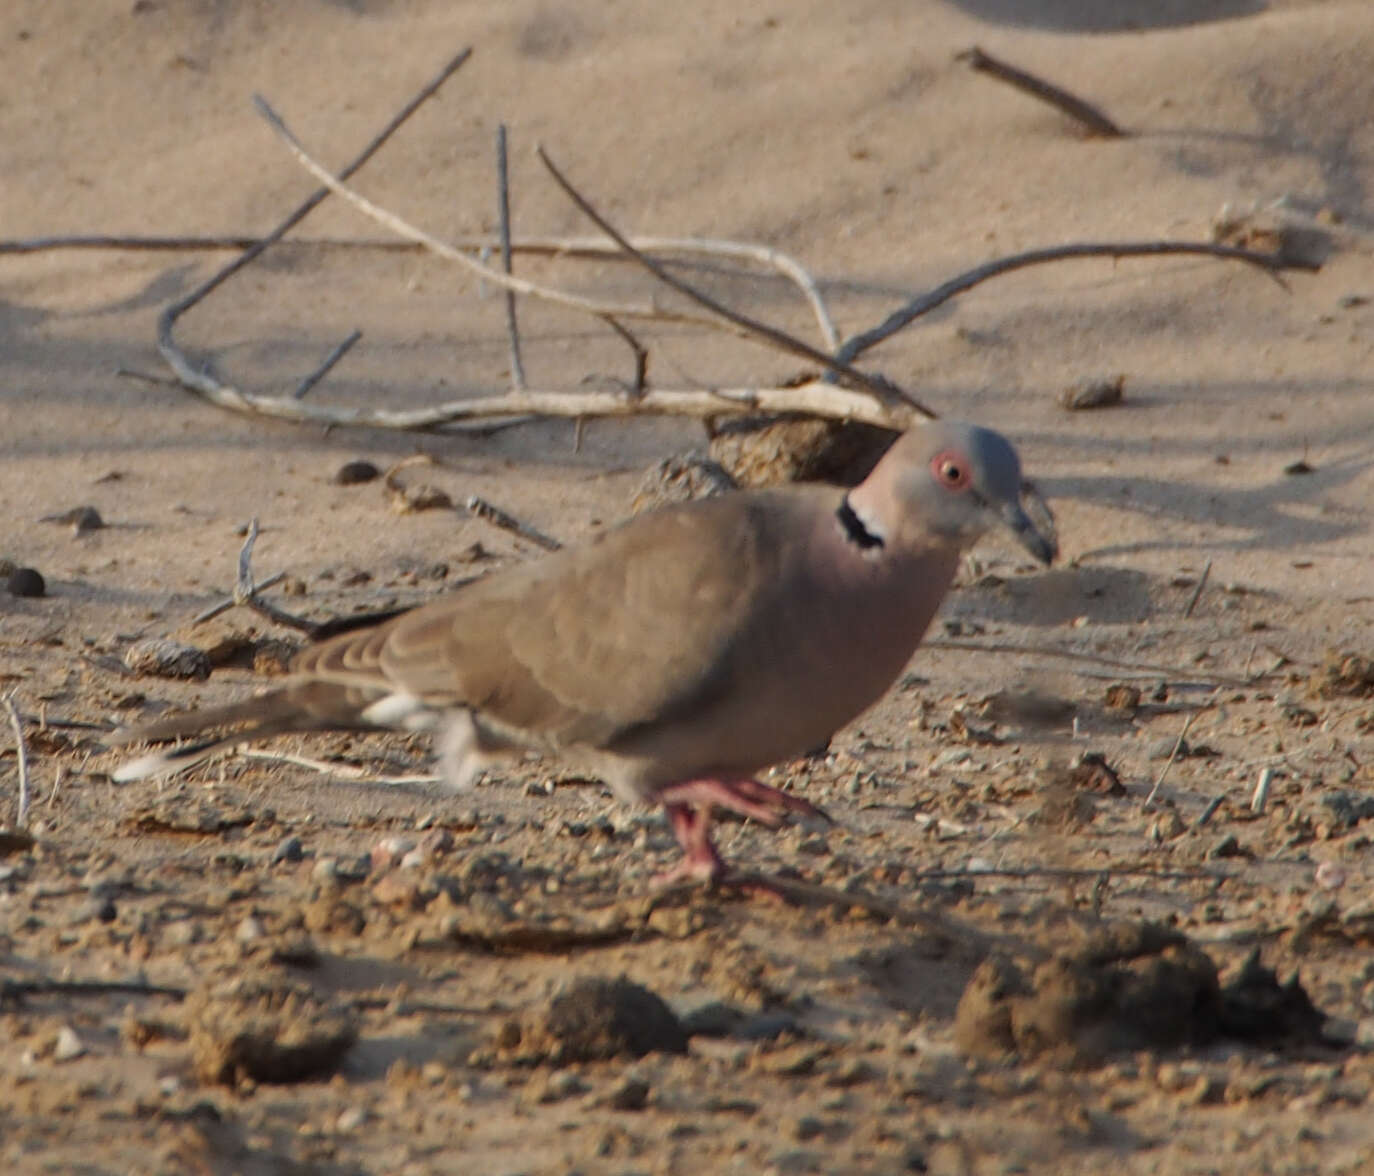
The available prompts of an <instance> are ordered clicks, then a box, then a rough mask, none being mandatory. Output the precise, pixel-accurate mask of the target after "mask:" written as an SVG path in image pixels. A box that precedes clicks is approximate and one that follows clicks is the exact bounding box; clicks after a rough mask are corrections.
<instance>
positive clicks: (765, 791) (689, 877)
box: [654, 777, 830, 890]
mask: <svg viewBox="0 0 1374 1176" xmlns="http://www.w3.org/2000/svg"><path fill="white" fill-rule="evenodd" d="M658 798H659V800H661V801H662V802H663V806H664V808H665V809H666V810H667V812H668V820H669V822H670V823H671V824H672V827H673V833H674V835H675V836H676V837H677V840H678V844H679V845H680V846H682V854H683V860H682V861H681V862H680V863H679V864H678V865H677V866H676V867H675V868H674V869H672V870H670V871H668V872H667V873H665V874H660V875H658V876H657V877H656V878H655V879H654V881H655V883H656V884H657V885H659V886H664V885H668V884H670V883H674V882H679V881H699V882H706V883H708V884H710V883H716V882H724V881H728V880H729V872H730V871H729V867H728V866H727V865H726V864H725V861H724V859H722V858H721V856H720V853H719V851H718V850H717V849H716V847H715V845H714V844H713V843H712V841H711V809H712V807H714V806H719V807H720V808H723V809H727V810H728V811H730V812H734V813H739V814H740V815H741V816H744V817H752V818H753V819H754V820H756V821H759V822H760V823H761V824H764V825H767V826H768V827H769V828H770V829H776V828H777V827H778V826H779V825H780V824H782V818H783V815H784V814H785V813H787V812H796V813H801V814H803V815H806V816H813V817H820V818H822V819H824V820H826V821H828V820H829V819H830V818H829V817H827V816H826V815H825V813H824V812H822V811H821V810H820V809H819V808H817V807H816V806H815V805H814V804H812V803H811V802H810V801H807V800H803V799H802V798H801V797H799V796H793V795H792V794H791V793H787V792H783V791H781V790H780V789H777V788H773V787H771V786H770V785H767V784H761V783H760V782H759V781H757V780H752V779H749V778H747V777H745V778H741V779H726V780H714V779H706V780H686V781H683V782H682V783H680V784H670V785H668V787H666V788H664V789H662V790H661V791H660V792H659V794H658ZM755 888H758V887H757V886H755V885H753V884H751V886H750V889H755ZM762 889H764V890H767V889H768V888H767V887H766V886H763V887H762Z"/></svg>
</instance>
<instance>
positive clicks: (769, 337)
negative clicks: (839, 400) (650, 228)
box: [535, 146, 938, 420]
mask: <svg viewBox="0 0 1374 1176" xmlns="http://www.w3.org/2000/svg"><path fill="white" fill-rule="evenodd" d="M535 153H536V154H537V155H538V156H539V159H540V162H542V163H543V165H544V166H545V167H546V168H547V169H548V171H549V174H550V175H551V176H553V178H554V182H555V183H557V184H558V186H559V187H560V188H562V189H563V191H564V193H565V194H566V195H567V197H568V199H569V200H571V201H572V202H573V203H574V204H576V205H577V207H578V208H579V209H580V210H581V212H582V214H583V215H584V216H586V217H587V219H588V220H590V221H592V223H593V224H595V225H596V227H597V228H599V229H600V230H601V231H602V232H603V233H605V234H606V236H608V237H610V238H611V240H612V241H614V242H615V243H616V244H617V245H619V246H620V248H621V249H623V250H624V251H625V252H626V253H627V254H629V255H630V256H631V257H633V258H634V259H635V260H636V261H638V262H639V264H640V265H642V266H643V267H644V268H645V269H647V270H648V271H649V272H650V273H651V274H653V275H654V277H656V278H657V279H658V280H659V281H660V282H662V283H663V284H664V285H665V286H667V287H668V288H669V289H672V290H676V291H677V292H678V293H679V294H681V295H683V296H684V297H686V298H689V299H690V300H691V301H693V302H695V303H696V304H697V305H698V306H702V307H705V308H706V309H707V310H709V311H710V312H711V313H712V314H714V315H716V316H718V318H720V319H723V320H724V321H725V322H727V323H729V324H731V325H733V326H734V327H736V328H738V329H739V330H740V331H741V332H743V334H744V335H745V336H746V337H748V338H752V339H756V340H762V341H763V342H766V343H768V344H770V345H771V346H772V347H774V348H776V349H778V350H780V351H784V352H787V353H789V354H791V355H797V356H800V357H801V358H803V359H806V360H809V361H810V362H812V363H817V364H820V365H821V366H822V367H824V368H825V369H826V370H827V371H829V372H831V373H832V374H833V375H834V377H835V378H836V379H837V380H838V381H839V382H840V383H843V384H845V385H846V386H847V387H849V388H853V389H856V390H861V391H865V392H869V393H871V394H872V395H873V396H874V397H875V398H877V399H878V400H879V401H880V402H881V403H883V404H885V405H887V406H889V407H892V406H894V405H898V404H900V405H901V406H902V407H903V408H905V409H908V410H914V411H915V412H917V413H919V414H920V415H922V416H924V417H926V418H928V419H932V420H933V419H934V418H935V417H936V416H937V415H938V414H937V413H936V412H935V411H934V410H933V409H930V408H927V407H926V406H925V405H923V404H922V403H921V402H920V401H918V400H916V399H915V398H914V397H912V396H911V395H910V394H908V393H907V392H905V391H904V390H903V389H901V388H899V387H898V386H897V385H896V384H894V383H892V381H890V380H888V379H886V378H885V377H882V376H874V375H870V374H869V373H867V372H861V371H859V370H858V369H857V368H854V367H851V366H850V365H849V363H848V362H846V361H844V360H840V359H838V358H837V357H835V356H832V355H829V354H827V353H826V352H824V351H819V350H817V349H816V348H815V347H812V346H811V345H810V344H809V343H804V342H802V340H800V339H798V338H796V337H795V336H793V335H789V334H787V332H785V331H780V330H778V329H777V328H776V327H773V326H770V325H769V324H767V323H765V322H762V321H760V320H759V319H756V318H753V317H751V316H749V315H746V314H742V313H741V312H739V311H737V310H733V309H731V308H730V307H728V306H726V305H725V304H724V303H722V302H718V301H717V300H716V299H714V298H712V297H711V296H710V295H708V294H705V293H703V292H702V291H701V290H698V289H697V288H696V287H695V286H692V285H689V284H688V283H687V282H684V281H682V280H681V279H680V278H677V277H676V276H674V275H673V274H672V273H670V272H669V271H668V270H667V269H666V268H664V267H663V266H662V265H660V264H659V263H658V262H657V261H655V260H654V259H653V258H651V257H649V256H648V255H647V254H646V253H644V252H642V251H641V250H638V249H636V248H635V247H634V246H633V245H632V244H631V243H630V242H629V240H628V239H627V238H626V237H625V236H624V235H623V234H622V233H621V232H620V231H619V230H618V229H616V228H615V226H614V225H612V224H611V223H610V222H609V221H608V220H607V219H606V218H605V217H604V216H602V215H601V214H600V213H599V212H598V211H597V210H596V209H595V208H594V207H593V206H592V204H591V202H590V201H589V200H587V198H586V197H584V196H583V195H582V194H581V193H580V192H579V191H578V190H577V189H576V188H574V187H573V185H572V183H571V182H570V181H569V180H568V179H567V177H566V176H564V175H563V173H562V172H561V171H559V169H558V167H557V165H556V164H555V163H554V162H553V160H552V159H550V158H549V156H548V153H547V152H545V150H544V148H543V147H538V146H537V147H535Z"/></svg>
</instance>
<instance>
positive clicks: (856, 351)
mask: <svg viewBox="0 0 1374 1176" xmlns="http://www.w3.org/2000/svg"><path fill="white" fill-rule="evenodd" d="M1176 254H1198V255H1201V256H1204V257H1221V258H1225V259H1227V260H1229V261H1243V262H1245V263H1247V264H1249V265H1253V266H1258V267H1259V268H1260V269H1262V270H1265V271H1266V272H1268V273H1271V274H1276V273H1277V272H1278V271H1280V270H1285V269H1302V270H1315V269H1319V268H1320V267H1319V266H1316V265H1313V264H1312V263H1309V262H1300V261H1295V260H1293V259H1291V258H1288V257H1283V256H1280V255H1279V254H1276V253H1257V252H1255V251H1254V250H1252V249H1237V248H1236V247H1235V246H1233V245H1217V244H1214V243H1212V242H1210V241H1116V242H1104V243H1094V242H1082V243H1079V244H1074V245H1052V246H1050V247H1049V248H1046V249H1029V250H1027V251H1026V252H1025V253H1013V254H1011V255H1010V256H1009V257H998V258H994V259H993V260H992V261H989V262H985V263H984V264H982V265H980V266H975V267H974V268H973V269H971V270H968V271H966V272H965V273H962V274H959V275H958V276H956V277H953V278H950V280H949V281H947V282H943V283H941V284H940V285H939V286H936V287H935V289H934V290H929V291H927V292H926V293H924V294H919V295H917V296H916V297H915V298H913V299H912V300H911V301H910V302H908V303H907V304H906V305H905V306H903V307H901V308H900V309H898V310H895V311H893V312H892V314H890V315H888V316H887V318H885V319H884V320H883V321H882V322H881V323H879V324H878V325H877V326H876V327H873V328H871V329H870V330H867V331H863V332H862V333H860V334H858V335H854V336H852V337H850V338H849V339H846V340H845V342H844V344H843V346H841V347H840V349H839V350H838V351H837V352H836V353H835V358H836V359H838V360H840V361H842V362H845V363H852V362H853V361H854V360H855V359H856V358H858V357H859V356H860V355H862V354H863V353H864V352H865V351H867V350H868V349H869V348H870V347H875V346H877V345H878V344H879V343H881V342H882V341H883V340H884V339H888V338H891V337H892V336H893V335H895V334H896V333H897V332H898V331H900V330H901V329H902V328H903V327H905V326H907V325H908V324H909V323H911V322H913V321H914V320H916V319H918V318H920V317H921V316H922V315H923V314H929V313H930V312H931V311H932V310H934V309H935V308H936V307H938V306H942V305H944V303H946V302H948V301H949V300H950V299H951V298H953V297H955V295H958V294H962V293H964V291H965V290H971V289H972V288H973V287H974V286H976V285H978V284H979V283H980V282H986V281H988V279H990V278H996V277H999V276H1000V275H1002V274H1007V273H1011V272H1012V271H1013V270H1019V269H1025V268H1026V267H1027V266H1032V265H1043V264H1044V263H1045V262H1049V261H1064V260H1066V259H1069V258H1076V257H1157V256H1160V255H1176Z"/></svg>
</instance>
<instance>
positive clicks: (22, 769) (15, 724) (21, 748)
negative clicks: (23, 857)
mask: <svg viewBox="0 0 1374 1176" xmlns="http://www.w3.org/2000/svg"><path fill="white" fill-rule="evenodd" d="M5 711H6V712H7V713H8V714H9V717H10V726H11V727H12V728H14V753H15V759H16V761H17V763H18V768H19V807H18V810H17V811H16V813H15V817H14V827H15V828H16V829H22V828H24V826H25V825H26V824H27V823H28V820H29V749H28V747H27V746H26V745H25V743H24V724H23V723H22V722H20V719H19V711H18V710H17V709H16V708H15V705H14V694H13V693H10V694H6V695H5Z"/></svg>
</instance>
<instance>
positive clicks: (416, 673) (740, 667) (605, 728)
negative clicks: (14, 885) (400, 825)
mask: <svg viewBox="0 0 1374 1176" xmlns="http://www.w3.org/2000/svg"><path fill="white" fill-rule="evenodd" d="M995 528H1000V529H1003V530H1005V531H1008V532H1010V534H1011V535H1012V536H1014V537H1015V538H1016V539H1017V540H1018V541H1019V542H1020V543H1021V544H1022V545H1023V546H1024V547H1025V548H1026V550H1027V551H1029V552H1030V554H1031V555H1032V556H1034V557H1035V559H1036V560H1038V561H1040V562H1041V563H1044V564H1049V563H1051V562H1052V561H1053V559H1054V557H1055V554H1056V539H1055V535H1054V528H1053V518H1052V516H1051V515H1050V512H1049V509H1048V507H1046V506H1045V504H1044V502H1043V500H1041V499H1040V498H1039V496H1038V495H1036V494H1035V492H1034V490H1033V489H1032V488H1031V487H1030V485H1029V484H1028V483H1023V481H1022V474H1021V464H1020V461H1019V459H1018V457H1017V454H1016V451H1015V449H1013V447H1012V445H1011V444H1010V442H1008V441H1007V440H1006V439H1005V438H1004V437H1002V436H1001V435H1000V434H999V433H996V432H994V431H992V430H990V429H986V428H981V427H979V426H976V425H970V424H960V423H957V422H951V421H946V420H944V419H939V420H934V421H930V422H926V423H924V424H921V425H918V426H916V427H914V428H912V429H910V430H909V431H908V432H906V433H903V434H902V435H901V436H900V437H899V438H898V439H897V440H896V441H895V442H894V443H893V444H892V446H891V447H890V449H889V450H888V451H887V453H886V454H884V456H883V457H882V459H881V460H880V461H879V462H878V463H877V465H876V466H875V467H874V468H873V471H872V472H871V473H870V474H869V476H868V477H867V478H866V479H865V480H864V481H863V482H861V483H860V484H859V485H857V486H855V487H854V488H852V489H850V490H848V491H846V490H844V489H842V488H839V487H833V486H822V485H795V486H788V487H784V488H780V489H772V490H756V491H739V492H733V493H728V494H724V495H720V496H718V497H714V498H709V499H703V500H698V501H694V502H688V503H684V504H679V505H675V506H671V507H667V508H665V509H662V510H658V511H655V512H652V513H647V514H643V515H639V516H637V517H635V518H633V519H631V520H630V521H628V522H626V523H623V524H621V525H619V526H617V527H615V528H611V529H608V530H607V531H605V532H603V533H602V534H600V535H598V536H597V537H596V538H594V539H593V540H591V541H590V542H588V543H586V544H585V545H583V546H581V547H576V548H566V549H563V550H561V551H558V552H556V553H554V554H551V555H548V556H544V557H542V558H539V559H536V560H531V561H529V562H526V563H522V564H518V565H515V566H512V567H508V568H504V569H501V570H499V571H496V572H493V573H491V574H490V575H488V576H486V577H483V578H481V579H478V580H475V581H471V582H469V583H468V584H466V585H463V586H461V587H459V588H458V589H456V590H454V591H452V592H450V593H447V594H446V595H444V596H442V597H439V598H437V599H435V600H433V601H431V602H429V603H427V604H424V605H421V606H419V607H417V608H415V609H412V610H410V611H408V612H403V613H401V614H399V615H396V616H393V617H390V618H388V619H384V620H382V621H381V622H380V623H377V624H375V625H373V626H372V627H367V628H362V629H360V630H357V631H352V630H347V629H346V630H345V631H344V632H341V633H339V634H337V635H336V636H333V637H330V638H329V639H327V640H324V641H321V642H320V643H318V644H316V645H313V646H311V647H308V648H307V649H305V650H304V651H303V652H302V653H301V654H300V655H299V656H298V657H297V659H296V661H295V662H294V664H293V666H292V668H291V672H290V674H289V676H288V677H287V679H286V680H285V681H284V683H283V684H281V685H278V686H276V687H274V688H272V689H270V690H269V691H267V692H266V693H265V694H262V695H259V696H257V697H254V698H251V699H248V700H246V701H244V702H240V703H235V704H231V705H228V706H224V707H220V708H217V709H207V710H202V711H192V712H189V713H186V714H183V715H178V716H172V717H170V718H167V719H164V720H160V721H156V722H153V723H151V724H150V725H148V726H144V727H142V728H137V729H134V730H132V731H129V732H126V733H125V735H124V739H125V741H132V740H143V741H148V742H165V741H168V740H173V739H179V738H182V737H187V736H194V737H197V740H198V741H197V742H193V743H190V744H183V745H180V746H175V747H171V748H167V749H163V750H159V751H155V752H153V753H151V754H148V755H145V756H143V757H142V758H139V759H135V760H133V761H131V762H128V763H125V764H124V765H123V766H121V767H120V768H118V769H117V770H116V771H115V772H114V773H113V775H114V779H115V780H117V781H129V780H134V779H139V778H143V777H147V776H154V775H159V774H164V773H168V772H172V771H176V770H179V769H181V768H184V767H188V766H190V765H191V764H193V763H198V762H200V761H202V760H204V759H206V758H208V757H209V756H212V755H214V754H215V753H217V752H220V751H223V750H225V749H228V748H230V747H232V746H234V745H237V744H239V743H242V742H245V741H250V740H260V739H264V738H267V737H269V736H274V735H280V734H284V733H288V732H309V731H323V730H332V729H347V730H358V729H363V730H372V729H378V728H391V729H399V730H403V731H428V732H433V733H434V734H435V736H436V739H437V744H438V750H439V760H440V765H441V768H442V774H443V779H444V781H445V783H446V785H447V786H448V787H449V788H451V789H458V788H461V787H464V786H465V785H467V784H468V783H470V782H471V781H472V780H473V779H474V778H475V776H476V775H477V774H479V773H480V772H481V771H482V770H484V768H485V767H487V766H488V765H489V764H491V763H492V762H493V761H494V760H496V759H498V758H499V757H501V756H510V755H522V754H525V753H528V752H537V753H542V754H544V755H547V756H552V757H555V758H557V759H559V760H561V761H563V762H565V763H566V764H567V765H568V766H569V767H572V768H574V769H575V770H578V771H581V772H584V773H586V774H589V775H593V776H595V777H597V778H600V779H601V780H603V781H605V783H606V784H607V785H608V786H609V787H610V789H611V790H612V792H613V793H614V794H615V795H616V796H617V797H618V798H620V799H621V800H623V801H626V802H631V803H640V804H643V803H648V804H656V805H661V806H662V807H663V808H664V810H665V811H666V814H667V818H668V821H669V824H670V825H671V827H672V830H673V833H674V835H675V836H676V839H677V841H678V843H679V845H680V846H681V849H682V859H681V861H680V862H679V864H678V865H677V866H676V868H674V869H673V870H671V871H669V872H668V873H667V874H665V875H661V876H660V877H659V879H658V881H659V882H660V883H667V882H671V881H676V880H688V881H702V882H707V883H720V882H727V881H729V878H730V874H731V871H730V869H729V867H728V866H727V864H726V862H725V861H724V859H723V858H722V857H721V855H720V853H719V851H718V850H717V849H716V846H715V844H714V843H713V841H712V838H711V822H712V815H713V813H714V811H715V810H716V809H723V810H727V811H731V812H734V813H737V814H740V815H742V816H745V817H749V818H752V819H754V820H756V821H759V822H761V823H762V824H764V825H766V826H769V827H775V828H776V827H778V826H779V825H780V824H782V823H783V821H784V819H785V818H786V817H787V816H788V815H789V814H797V815H799V816H800V817H803V818H805V817H824V814H823V813H822V812H821V810H820V809H819V808H817V807H816V806H815V805H813V804H811V803H810V802H809V801H807V800H805V799H803V798H802V797H800V796H798V795H795V794H794V793H791V792H788V791H784V790H782V789H779V788H775V787H773V786H771V785H769V784H765V783H763V782H761V781H760V780H758V779H757V778H756V777H757V774H758V773H760V772H761V771H763V770H764V769H765V768H768V767H769V766H771V765H774V764H778V763H781V762H784V761H786V760H789V759H793V758H796V757H797V756H800V755H803V754H806V753H808V752H810V751H813V750H814V749H815V748H817V747H820V746H824V745H825V744H826V743H827V742H828V741H829V740H830V739H831V737H832V736H833V735H834V734H835V733H836V732H837V731H839V730H840V729H841V728H843V727H844V726H845V725H846V724H847V723H849V722H851V721H852V720H853V719H855V718H857V717H858V716H859V715H860V714H862V713H863V712H864V711H865V710H867V709H868V708H869V707H870V706H872V705H873V704H874V703H875V702H877V701H878V700H879V699H880V698H881V697H882V695H883V694H884V693H885V692H886V690H887V689H888V687H889V686H891V685H892V683H893V682H894V681H895V680H896V679H897V678H898V676H899V675H900V674H901V673H902V671H903V669H904V668H905V667H906V664H907V662H908V661H909V660H910V658H911V657H912V655H913V653H914V652H915V651H916V648H917V646H918V645H919V644H920V641H921V638H922V636H923V635H924V633H925V631H926V628H927V627H928V626H929V624H930V622H931V620H932V618H933V617H934V616H935V614H936V612H937V610H938V609H939V607H940V604H941V602H942V601H943V600H944V598H945V595H946V593H947V592H948V590H949V588H950V585H951V583H952V582H953V580H954V576H955V572H956V571H957V569H958V565H959V560H960V558H961V556H962V554H963V552H964V551H966V550H967V549H968V548H969V547H970V546H971V545H972V544H973V543H974V542H976V541H977V540H978V539H979V537H980V536H982V535H983V534H984V533H985V532H986V531H988V530H990V529H995Z"/></svg>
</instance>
